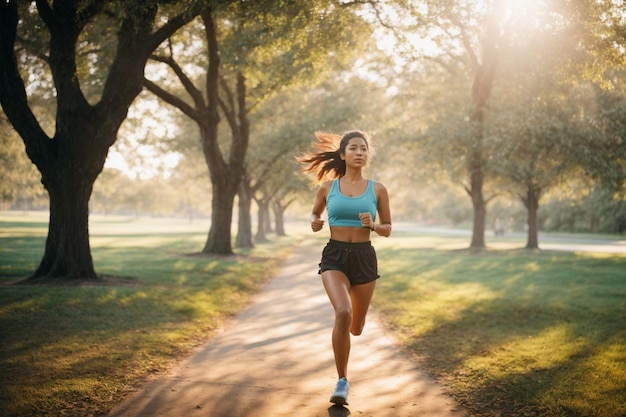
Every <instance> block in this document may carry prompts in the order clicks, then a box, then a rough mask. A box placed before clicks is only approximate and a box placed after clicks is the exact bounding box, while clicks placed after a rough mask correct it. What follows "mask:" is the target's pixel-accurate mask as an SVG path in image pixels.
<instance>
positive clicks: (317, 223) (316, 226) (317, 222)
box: [311, 215, 324, 232]
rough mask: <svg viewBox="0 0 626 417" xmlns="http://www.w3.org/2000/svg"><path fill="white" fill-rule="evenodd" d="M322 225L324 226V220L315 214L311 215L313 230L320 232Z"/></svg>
mask: <svg viewBox="0 0 626 417" xmlns="http://www.w3.org/2000/svg"><path fill="white" fill-rule="evenodd" d="M322 227H324V220H322V219H320V218H319V217H317V216H315V215H311V230H313V231H314V232H319V231H320V230H322Z"/></svg>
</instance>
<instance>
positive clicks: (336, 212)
mask: <svg viewBox="0 0 626 417" xmlns="http://www.w3.org/2000/svg"><path fill="white" fill-rule="evenodd" d="M315 135H316V137H317V139H318V142H317V143H316V144H315V147H316V148H317V152H315V153H309V154H306V155H304V156H302V157H300V158H298V159H299V161H300V162H303V163H306V164H308V166H307V167H306V168H305V169H304V170H305V171H306V172H315V173H317V179H318V181H319V182H322V181H323V180H324V179H325V178H331V179H332V180H330V181H325V182H322V183H321V185H320V187H319V189H318V191H317V194H316V197H315V202H314V204H313V210H312V214H311V229H312V230H313V231H314V232H319V231H320V230H321V229H322V227H323V226H324V220H322V213H323V212H324V210H325V209H326V211H327V214H328V224H329V226H330V240H329V242H328V244H327V245H326V247H325V248H324V250H323V252H322V260H321V262H320V264H319V265H320V270H319V273H320V274H321V277H322V282H323V284H324V288H325V290H326V293H327V294H328V298H329V299H330V302H331V304H332V306H333V308H334V310H335V324H334V327H333V333H332V345H333V353H334V356H335V365H336V367H337V375H338V378H339V380H338V381H337V386H336V389H335V392H333V394H332V396H331V397H330V402H332V403H335V404H341V405H347V404H348V387H349V385H348V357H349V355H350V333H352V334H353V335H354V336H358V335H360V334H361V332H362V331H363V327H364V326H365V316H366V314H367V310H368V308H369V305H370V300H371V299H372V294H373V293H374V288H375V286H376V280H377V279H378V277H379V275H378V266H377V259H376V252H375V250H374V247H373V246H372V245H371V242H370V234H371V233H372V232H374V233H376V234H378V235H380V236H385V237H388V236H389V235H390V234H391V211H390V209H389V196H388V194H387V189H386V188H385V186H384V185H383V184H382V183H380V182H377V181H373V180H370V179H367V178H364V177H363V169H364V167H365V166H366V165H367V163H368V161H369V158H370V156H372V153H373V152H372V149H371V148H370V143H369V140H368V135H367V134H366V133H365V132H361V131H350V132H347V133H345V134H344V135H343V136H339V135H335V134H330V133H321V132H317V133H316V134H315ZM337 142H339V145H338V148H337ZM376 213H378V215H379V220H378V222H376Z"/></svg>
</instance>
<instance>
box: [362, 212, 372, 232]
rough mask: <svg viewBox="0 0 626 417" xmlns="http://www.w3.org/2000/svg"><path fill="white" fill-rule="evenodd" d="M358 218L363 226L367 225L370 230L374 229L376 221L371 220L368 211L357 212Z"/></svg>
mask: <svg viewBox="0 0 626 417" xmlns="http://www.w3.org/2000/svg"><path fill="white" fill-rule="evenodd" d="M359 220H361V224H362V225H363V227H367V228H368V229H370V230H376V223H374V220H372V215H371V214H370V213H369V212H365V213H359Z"/></svg>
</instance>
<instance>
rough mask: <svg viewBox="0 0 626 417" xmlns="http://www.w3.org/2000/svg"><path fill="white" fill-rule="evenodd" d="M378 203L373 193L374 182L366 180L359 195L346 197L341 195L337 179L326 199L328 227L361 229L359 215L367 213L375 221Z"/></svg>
mask: <svg viewBox="0 0 626 417" xmlns="http://www.w3.org/2000/svg"><path fill="white" fill-rule="evenodd" d="M377 207H378V202H377V200H376V193H375V192H374V181H372V180H367V188H366V189H365V192H364V193H363V194H361V195H357V196H355V197H348V196H345V195H343V194H341V190H340V189H339V179H336V180H334V181H333V184H332V185H331V187H330V191H329V192H328V196H327V197H326V211H327V213H328V224H329V225H330V226H347V227H363V225H362V224H361V220H359V213H365V212H369V213H370V214H371V215H372V220H376V210H377Z"/></svg>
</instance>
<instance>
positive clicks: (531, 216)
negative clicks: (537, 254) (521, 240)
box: [522, 185, 541, 249]
mask: <svg viewBox="0 0 626 417" xmlns="http://www.w3.org/2000/svg"><path fill="white" fill-rule="evenodd" d="M540 197H541V189H540V188H539V187H537V186H533V185H528V186H527V188H526V195H525V196H524V197H523V198H522V202H523V203H524V206H525V207H526V210H527V211H528V238H527V240H526V249H539V237H538V227H537V213H538V212H539V198H540Z"/></svg>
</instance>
